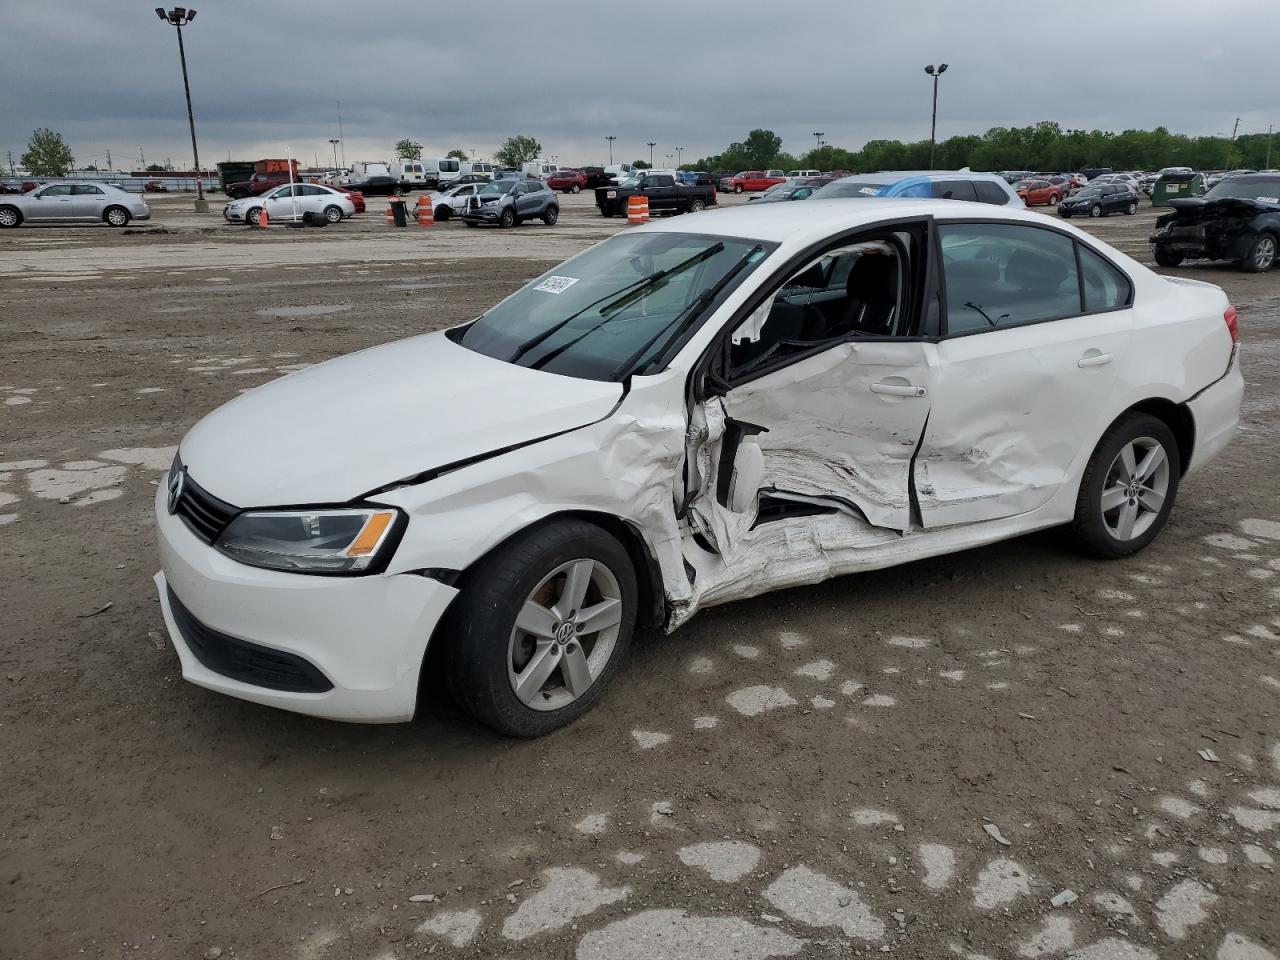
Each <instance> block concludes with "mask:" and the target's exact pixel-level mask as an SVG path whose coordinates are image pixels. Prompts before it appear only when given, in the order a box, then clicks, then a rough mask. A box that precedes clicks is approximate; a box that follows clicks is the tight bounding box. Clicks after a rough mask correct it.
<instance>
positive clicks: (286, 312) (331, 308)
mask: <svg viewBox="0 0 1280 960" xmlns="http://www.w3.org/2000/svg"><path fill="white" fill-rule="evenodd" d="M350 309H351V304H349V303H338V304H330V305H328V306H324V305H321V304H313V305H311V306H308V307H264V308H263V309H261V310H255V311H254V312H255V313H256V314H257V315H258V316H260V317H323V316H324V315H325V314H329V313H342V312H343V311H344V310H350Z"/></svg>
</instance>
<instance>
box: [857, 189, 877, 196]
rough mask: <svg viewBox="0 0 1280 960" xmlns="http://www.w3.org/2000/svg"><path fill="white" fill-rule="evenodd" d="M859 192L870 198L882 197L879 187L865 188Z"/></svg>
mask: <svg viewBox="0 0 1280 960" xmlns="http://www.w3.org/2000/svg"><path fill="white" fill-rule="evenodd" d="M858 192H859V193H865V194H866V195H867V196H868V197H877V196H879V195H880V188H879V187H863V188H862V189H861V190H859V191H858Z"/></svg>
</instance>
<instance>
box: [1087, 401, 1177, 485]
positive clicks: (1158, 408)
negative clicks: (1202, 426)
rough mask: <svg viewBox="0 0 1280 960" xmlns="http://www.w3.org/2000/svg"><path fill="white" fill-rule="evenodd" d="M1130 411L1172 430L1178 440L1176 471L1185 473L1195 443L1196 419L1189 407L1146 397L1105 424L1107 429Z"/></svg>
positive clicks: (1104, 432)
mask: <svg viewBox="0 0 1280 960" xmlns="http://www.w3.org/2000/svg"><path fill="white" fill-rule="evenodd" d="M1130 413H1146V414H1149V415H1150V416H1153V417H1155V418H1156V419H1157V420H1160V421H1161V422H1163V423H1164V424H1165V426H1167V427H1168V428H1169V429H1170V430H1172V431H1173V437H1174V439H1175V440H1177V441H1178V467H1179V469H1178V472H1179V474H1180V475H1181V474H1185V473H1186V472H1187V468H1188V467H1190V466H1191V457H1192V454H1193V452H1194V451H1195V445H1196V421H1195V417H1194V416H1193V415H1192V413H1191V408H1190V407H1188V406H1187V405H1186V404H1185V403H1175V402H1174V401H1172V400H1169V399H1166V398H1164V397H1148V398H1147V399H1146V400H1140V401H1138V402H1137V403H1135V404H1133V406H1131V407H1129V408H1128V409H1126V410H1125V411H1124V412H1123V413H1121V414H1120V416H1118V417H1116V418H1115V419H1114V420H1112V421H1111V423H1109V424H1107V430H1110V429H1111V428H1112V427H1114V426H1115V425H1116V423H1117V422H1118V421H1119V420H1120V419H1121V418H1122V417H1125V416H1127V415H1128V414H1130ZM1106 432H1107V431H1106V430H1104V431H1103V435H1104V436H1105V434H1106Z"/></svg>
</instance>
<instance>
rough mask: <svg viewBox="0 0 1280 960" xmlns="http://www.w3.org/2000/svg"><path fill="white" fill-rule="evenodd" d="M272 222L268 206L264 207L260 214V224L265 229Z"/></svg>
mask: <svg viewBox="0 0 1280 960" xmlns="http://www.w3.org/2000/svg"><path fill="white" fill-rule="evenodd" d="M270 223H271V218H270V217H268V216H267V208H266V207H263V208H262V212H261V213H260V214H258V226H260V227H261V228H262V229H263V230H265V229H267V226H268V225H269V224H270Z"/></svg>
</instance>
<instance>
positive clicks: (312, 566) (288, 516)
mask: <svg viewBox="0 0 1280 960" xmlns="http://www.w3.org/2000/svg"><path fill="white" fill-rule="evenodd" d="M402 517H403V514H401V513H400V512H399V511H398V510H388V509H383V508H374V507H369V508H356V509H350V510H290V511H278V512H277V511H271V512H261V513H242V514H240V515H239V516H238V517H236V518H235V519H234V520H232V521H231V524H230V525H229V526H228V527H227V529H226V530H225V531H224V532H223V533H222V535H221V536H220V537H218V541H217V546H218V549H219V550H220V551H222V552H223V553H225V554H226V555H227V556H229V557H231V558H232V559H233V560H239V561H240V562H241V563H247V564H249V565H250V566H253V567H266V568H267V569H268V570H287V571H289V572H291V573H372V572H374V571H375V570H376V569H379V568H380V567H382V566H385V564H386V560H387V559H388V558H389V557H390V555H391V552H392V551H393V550H394V549H395V541H397V540H399V538H400V535H401V533H402V532H403V529H404V523H403V521H402Z"/></svg>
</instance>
